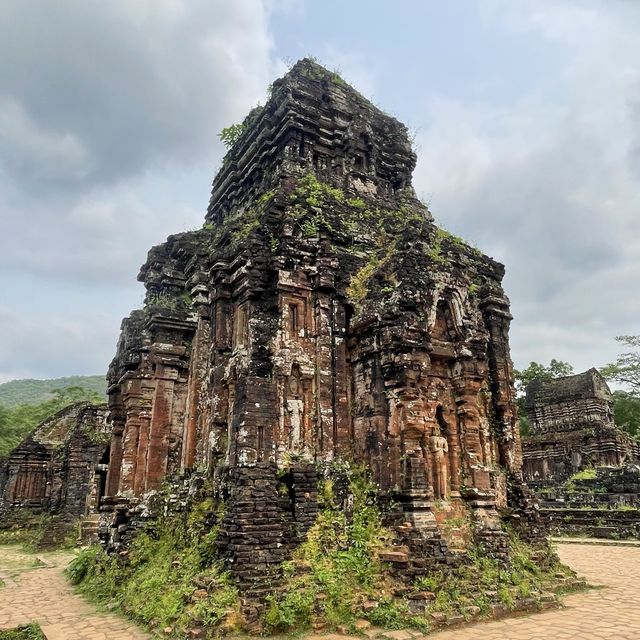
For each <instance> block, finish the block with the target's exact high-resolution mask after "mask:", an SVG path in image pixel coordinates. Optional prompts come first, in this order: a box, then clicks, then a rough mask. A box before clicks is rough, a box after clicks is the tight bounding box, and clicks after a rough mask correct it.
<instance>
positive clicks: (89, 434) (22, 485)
mask: <svg viewBox="0 0 640 640" xmlns="http://www.w3.org/2000/svg"><path fill="white" fill-rule="evenodd" d="M106 417H107V407H106V405H93V404H90V403H87V402H80V403H76V404H73V405H71V406H69V407H66V408H64V409H62V410H60V411H58V412H57V413H56V414H54V415H53V416H51V417H50V418H48V419H47V420H45V421H44V422H43V423H42V424H40V425H39V426H38V427H36V429H35V430H34V431H33V432H32V433H31V434H30V435H29V436H28V437H27V438H25V440H23V441H22V442H21V443H20V444H19V445H18V446H17V447H16V448H15V449H14V450H13V451H12V452H11V453H10V454H9V457H8V458H7V460H6V461H5V462H4V464H2V465H0V514H1V515H2V517H1V518H0V520H1V521H2V525H3V526H11V524H12V523H13V522H15V521H18V522H21V521H22V520H21V516H23V515H25V514H46V515H50V516H58V517H59V518H60V520H56V521H55V525H56V528H57V529H58V531H57V532H56V531H51V532H49V535H50V536H54V535H57V534H58V533H60V534H64V533H66V532H68V531H69V530H70V528H71V527H73V526H75V524H77V523H78V522H79V521H82V520H83V519H85V518H87V517H88V518H89V520H91V518H92V517H93V516H94V515H95V514H97V513H98V510H99V507H100V499H101V496H103V495H104V493H105V489H106V476H107V462H108V459H109V437H110V428H111V427H110V425H109V423H108V422H107V420H106ZM85 530H86V531H89V530H91V532H93V533H97V521H96V523H95V525H94V526H93V527H85Z"/></svg>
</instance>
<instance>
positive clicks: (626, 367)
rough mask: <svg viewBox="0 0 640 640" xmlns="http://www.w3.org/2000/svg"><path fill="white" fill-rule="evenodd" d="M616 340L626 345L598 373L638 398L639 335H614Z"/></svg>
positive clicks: (639, 385)
mask: <svg viewBox="0 0 640 640" xmlns="http://www.w3.org/2000/svg"><path fill="white" fill-rule="evenodd" d="M616 340H617V341H618V342H620V343H622V344H624V345H626V346H627V347H628V349H629V350H628V351H625V352H624V353H621V354H620V355H619V356H618V358H617V359H616V361H615V362H611V363H609V364H607V365H605V366H604V367H602V369H600V373H601V374H602V375H603V377H604V378H606V379H607V380H610V381H612V382H617V383H618V384H621V385H623V386H624V387H626V388H627V392H628V393H629V394H630V395H631V396H634V397H637V398H640V335H639V336H616Z"/></svg>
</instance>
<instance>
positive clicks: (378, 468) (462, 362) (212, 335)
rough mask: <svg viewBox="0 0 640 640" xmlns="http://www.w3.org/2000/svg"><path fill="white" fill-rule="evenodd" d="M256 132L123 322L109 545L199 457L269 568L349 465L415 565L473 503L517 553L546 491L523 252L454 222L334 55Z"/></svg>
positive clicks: (233, 151)
mask: <svg viewBox="0 0 640 640" xmlns="http://www.w3.org/2000/svg"><path fill="white" fill-rule="evenodd" d="M240 131H241V133H240V135H239V137H238V138H237V140H236V141H235V143H234V144H233V146H232V147H231V148H230V150H229V152H228V153H227V155H226V156H225V158H224V160H223V164H222V168H221V169H220V171H219V173H218V174H217V176H216V177H215V180H214V182H213V189H212V195H211V200H210V203H209V208H208V211H207V214H206V221H205V224H204V226H203V228H202V229H200V230H197V231H191V232H186V233H181V234H178V235H174V236H170V237H169V238H168V240H167V241H166V242H165V243H164V244H162V245H160V246H157V247H154V248H153V249H152V250H151V251H150V252H149V255H148V259H147V262H146V263H145V264H144V266H143V267H142V270H141V272H140V275H139V279H140V280H141V281H142V282H144V285H145V287H146V291H147V293H146V301H145V305H144V308H143V309H142V310H139V311H134V312H133V313H132V314H131V315H130V316H129V317H128V318H126V319H125V320H124V321H123V324H122V332H121V336H120V340H119V343H118V347H117V353H116V356H115V358H114V360H113V362H112V364H111V366H110V369H109V373H108V380H109V390H108V393H109V410H110V420H111V424H112V429H113V435H112V439H111V449H110V461H109V472H108V478H107V485H106V493H107V498H106V499H105V501H104V505H105V506H104V507H103V511H104V513H105V522H106V525H105V529H104V536H105V540H106V542H107V544H108V545H110V546H115V547H116V548H117V547H118V545H121V544H124V543H126V540H127V536H128V535H130V533H131V526H133V525H132V522H133V520H134V519H135V516H134V514H135V513H136V508H137V506H138V505H140V504H144V502H145V500H147V498H148V496H149V495H151V494H153V492H154V491H157V490H159V489H160V488H161V487H162V486H163V483H166V482H169V483H173V486H178V485H177V483H179V480H180V479H181V478H185V477H188V476H189V475H190V474H193V473H195V472H197V473H200V474H203V475H204V476H206V477H208V478H210V479H212V480H213V482H214V484H215V486H216V487H218V489H217V491H218V492H219V495H220V496H221V499H224V500H225V503H226V506H225V513H224V519H223V521H222V523H221V527H220V536H219V540H218V545H219V550H220V553H221V555H222V557H223V558H225V559H226V560H227V561H228V563H229V566H230V567H231V569H232V572H233V575H234V577H235V578H236V579H237V580H238V581H239V582H240V583H241V584H247V585H250V584H252V581H253V580H255V579H256V578H257V577H258V576H260V575H261V574H262V572H264V571H265V570H266V569H267V568H269V567H270V566H273V565H274V564H277V563H279V562H281V561H282V560H284V559H286V558H287V557H288V556H289V554H290V553H291V550H292V549H293V548H294V547H295V545H296V544H298V543H299V542H300V541H301V540H302V539H304V535H305V533H306V531H307V530H308V528H309V527H310V526H311V525H312V524H313V522H314V519H315V516H316V514H317V512H318V508H319V507H318V491H317V487H318V478H319V477H320V476H321V475H322V474H323V473H324V472H325V471H326V470H327V469H331V468H334V467H335V466H336V465H339V464H343V463H349V464H360V465H363V466H365V467H366V468H368V469H369V470H370V473H371V476H372V478H373V479H374V481H375V483H376V485H377V486H378V488H379V492H380V495H381V497H382V498H383V499H385V498H391V497H392V498H393V500H394V504H396V505H397V506H396V512H395V515H396V520H397V522H398V523H401V528H402V531H403V532H404V533H403V535H404V536H405V538H406V539H407V541H408V544H409V546H410V549H411V554H410V558H408V559H407V557H406V556H405V555H404V554H399V555H401V556H403V557H402V558H401V561H402V562H404V563H405V566H406V567H407V571H411V570H413V569H415V570H416V571H417V570H418V569H419V567H420V566H422V567H424V563H425V558H444V557H445V556H446V554H447V552H448V551H447V540H446V535H445V532H444V529H445V528H446V527H443V526H442V523H443V522H445V521H446V520H447V518H453V517H454V516H459V515H460V514H461V513H462V514H468V515H469V517H471V518H473V519H474V522H475V523H476V526H475V528H474V532H475V533H474V535H476V536H477V537H478V539H479V540H480V541H481V542H482V543H483V544H486V545H489V546H491V547H492V548H493V549H494V550H495V553H496V554H498V555H500V554H501V553H502V554H503V553H506V551H505V548H506V545H505V541H504V538H505V535H506V534H505V533H504V532H503V531H502V527H501V523H502V518H503V515H504V514H506V513H510V514H513V513H514V512H516V511H518V512H522V513H524V510H525V509H526V505H525V502H526V500H525V497H524V496H525V495H526V494H525V490H524V488H523V486H522V483H521V465H522V453H521V446H520V436H519V432H518V427H517V422H516V416H515V410H514V389H513V386H512V378H513V370H512V363H511V359H510V354H509V324H510V321H511V315H510V312H509V301H508V299H507V297H506V295H505V293H504V291H503V289H502V285H501V281H502V278H503V275H504V267H503V266H502V265H501V264H499V263H497V262H496V261H494V260H493V259H491V258H489V257H487V256H485V255H483V254H482V253H481V252H480V251H478V250H476V249H474V248H472V247H470V246H469V245H467V244H465V243H464V242H463V241H461V240H460V239H459V238H456V237H454V236H452V235H450V234H448V233H446V232H444V231H442V230H441V229H439V228H437V227H436V226H435V224H434V223H433V219H432V217H431V214H430V213H429V211H428V210H427V207H426V206H425V205H424V204H422V203H421V202H420V201H419V200H418V199H417V198H416V196H415V192H414V190H413V188H412V186H411V175H412V172H413V169H414V167H415V163H416V156H415V153H414V152H413V150H412V148H411V143H410V141H409V137H408V135H407V129H406V127H405V126H404V125H402V124H401V123H400V122H398V121H397V120H395V119H394V118H392V117H390V116H388V115H387V114H385V113H383V112H382V111H380V110H379V109H377V108H376V107H375V106H373V105H372V104H371V103H370V102H369V101H368V100H366V99H365V98H364V97H363V96H361V95H360V94H359V93H357V92H356V91H355V90H354V89H353V88H351V87H350V86H348V85H347V84H346V83H345V82H344V81H343V80H342V79H341V78H340V77H339V76H337V75H336V74H334V73H331V72H329V71H327V70H326V69H323V68H322V67H320V66H318V65H317V64H315V63H314V62H312V61H310V60H303V61H301V62H299V63H297V64H296V65H295V66H294V67H293V68H292V70H291V71H290V72H289V73H288V74H287V75H286V76H285V77H284V78H282V79H280V80H277V81H276V82H274V83H273V87H272V91H271V97H270V99H269V101H268V102H267V104H266V105H265V106H264V107H259V108H256V109H254V110H253V111H252V112H251V113H250V114H249V116H248V117H247V119H246V120H245V121H244V123H243V124H242V126H241V127H240ZM530 534H531V535H532V536H534V535H536V531H535V529H534V528H533V527H532V528H531V529H530ZM407 563H408V564H407ZM423 571H424V570H423Z"/></svg>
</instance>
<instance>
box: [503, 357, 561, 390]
mask: <svg viewBox="0 0 640 640" xmlns="http://www.w3.org/2000/svg"><path fill="white" fill-rule="evenodd" d="M513 373H514V376H515V380H516V390H517V391H518V394H519V395H522V394H524V393H525V391H526V388H527V385H528V384H529V383H531V382H533V381H534V380H542V381H543V382H549V381H550V380H554V379H555V378H562V377H563V376H570V375H572V374H573V366H572V365H570V364H569V363H568V362H564V360H556V359H555V358H552V359H551V362H549V365H548V366H546V367H545V366H544V365H543V364H539V363H538V362H530V363H529V366H528V367H527V368H526V369H522V370H521V371H519V370H518V369H516V370H515V371H514V372H513Z"/></svg>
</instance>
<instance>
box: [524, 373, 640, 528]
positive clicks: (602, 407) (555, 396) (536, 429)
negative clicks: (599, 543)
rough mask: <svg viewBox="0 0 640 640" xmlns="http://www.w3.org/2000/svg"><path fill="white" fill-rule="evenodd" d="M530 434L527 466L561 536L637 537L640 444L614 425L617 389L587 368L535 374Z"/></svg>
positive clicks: (543, 510) (528, 403)
mask: <svg viewBox="0 0 640 640" xmlns="http://www.w3.org/2000/svg"><path fill="white" fill-rule="evenodd" d="M525 408H526V413H527V417H528V418H529V421H530V424H531V434H530V435H528V436H527V437H524V438H523V440H522V449H523V473H524V478H525V481H526V482H527V484H528V485H529V486H530V487H531V488H532V489H533V490H534V491H535V492H536V493H537V494H538V496H539V499H540V510H539V513H540V516H541V518H542V520H543V521H544V522H545V526H546V528H547V529H548V530H549V531H550V532H551V533H554V534H556V535H558V534H561V535H567V534H568V535H580V536H583V535H588V536H592V537H597V538H614V539H618V538H640V466H638V465H639V463H640V443H639V442H638V441H637V440H635V439H633V438H632V437H631V436H629V435H628V434H627V433H625V432H624V431H622V429H620V428H619V427H617V426H616V424H615V423H614V420H613V396H612V395H611V391H610V389H609V387H608V385H607V383H606V381H605V380H604V378H603V377H602V376H601V375H600V373H599V372H598V371H597V370H596V369H593V368H592V369H589V370H588V371H585V372H583V373H579V374H577V375H572V376H565V377H562V378H557V379H555V380H551V381H547V382H542V381H534V382H532V383H530V384H529V386H528V387H527V396H526V400H525Z"/></svg>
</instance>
